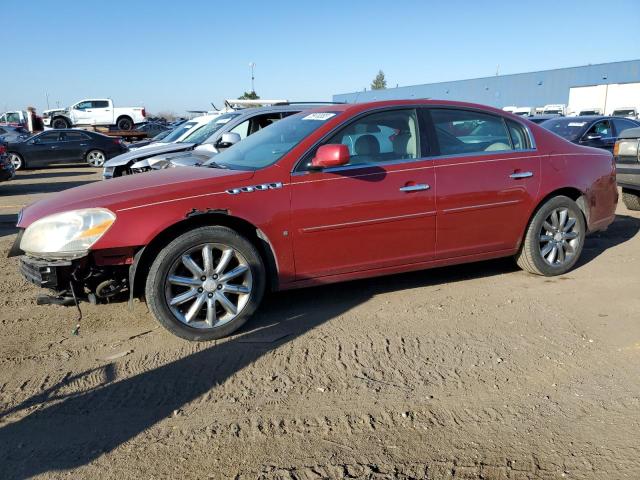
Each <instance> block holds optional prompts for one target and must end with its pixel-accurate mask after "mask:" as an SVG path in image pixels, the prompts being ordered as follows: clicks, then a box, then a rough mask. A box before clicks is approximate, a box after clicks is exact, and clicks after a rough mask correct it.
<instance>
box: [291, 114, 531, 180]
mask: <svg viewBox="0 0 640 480" xmlns="http://www.w3.org/2000/svg"><path fill="white" fill-rule="evenodd" d="M420 108H423V109H436V108H444V109H449V110H466V111H471V112H479V113H484V114H485V115H494V116H496V117H500V118H501V119H502V121H503V122H505V127H508V125H507V124H506V120H511V121H512V122H514V123H517V124H518V125H520V126H521V127H522V128H524V130H525V132H526V134H527V136H528V137H529V144H530V145H531V147H530V148H526V149H522V150H515V149H510V150H504V151H498V152H475V153H456V154H450V155H429V156H428V157H420V158H411V159H402V160H388V161H385V162H377V163H371V164H356V165H347V166H344V167H333V168H327V169H322V170H301V171H299V170H298V167H299V166H300V165H301V164H302V161H303V159H304V158H305V157H306V156H307V155H308V154H309V153H310V152H311V151H312V150H314V149H315V148H318V146H320V145H321V144H322V142H323V141H325V140H326V139H328V138H330V137H331V136H333V134H335V133H336V132H337V131H338V130H340V129H341V128H342V127H343V126H344V125H345V124H346V123H347V122H342V123H340V124H338V125H336V126H335V127H334V128H332V129H331V130H329V131H328V132H327V133H326V134H325V135H323V137H322V138H320V139H319V140H318V141H316V142H315V143H314V144H313V145H311V146H310V147H309V148H308V149H307V150H305V152H304V153H303V154H302V155H300V158H299V160H298V161H296V163H295V164H294V166H293V168H292V169H291V172H290V175H291V176H292V177H297V176H302V175H309V174H311V173H320V172H328V173H332V172H339V171H343V170H352V169H357V168H371V167H374V166H377V165H395V164H398V163H410V162H411V163H412V162H419V161H424V160H438V159H440V158H445V159H446V158H465V157H471V156H479V155H482V156H483V155H495V154H500V153H532V152H537V151H538V146H537V144H536V139H535V136H534V135H533V132H532V131H531V129H530V128H529V126H528V125H526V124H524V123H523V122H521V121H520V118H517V117H516V118H512V117H511V116H505V115H501V114H498V113H493V112H486V111H485V110H482V109H480V108H473V107H465V106H458V105H438V104H425V103H417V104H413V103H411V104H406V105H393V106H384V107H377V108H372V109H370V110H366V111H364V112H360V113H359V114H358V115H355V116H353V117H352V118H351V119H349V120H348V122H351V121H355V120H357V119H359V118H361V117H363V116H365V115H368V114H370V113H379V112H382V111H385V110H399V109H415V110H416V111H417V110H418V109H420ZM514 116H515V115H514ZM507 132H508V133H509V135H511V132H509V130H508V128H507ZM420 148H421V149H422V146H421V147H420Z"/></svg>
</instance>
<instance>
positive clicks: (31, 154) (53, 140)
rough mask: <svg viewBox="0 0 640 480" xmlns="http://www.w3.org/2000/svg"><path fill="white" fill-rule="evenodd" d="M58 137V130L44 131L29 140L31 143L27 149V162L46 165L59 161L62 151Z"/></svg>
mask: <svg viewBox="0 0 640 480" xmlns="http://www.w3.org/2000/svg"><path fill="white" fill-rule="evenodd" d="M59 137H60V134H59V133H58V132H45V133H42V134H40V135H38V136H37V137H35V138H33V139H32V140H29V142H30V143H31V142H33V143H32V144H31V145H30V148H29V150H28V151H27V158H26V161H27V164H30V165H34V166H35V165H48V164H49V163H54V162H57V161H60V160H61V159H62V158H63V156H62V155H63V153H62V152H61V150H60V142H59V141H58V139H59Z"/></svg>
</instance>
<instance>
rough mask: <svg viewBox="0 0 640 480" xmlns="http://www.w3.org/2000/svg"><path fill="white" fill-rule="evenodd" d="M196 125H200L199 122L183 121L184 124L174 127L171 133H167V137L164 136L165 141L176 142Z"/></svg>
mask: <svg viewBox="0 0 640 480" xmlns="http://www.w3.org/2000/svg"><path fill="white" fill-rule="evenodd" d="M196 125H198V122H187V123H183V124H182V125H180V126H178V127H176V128H174V129H173V130H172V131H171V133H170V134H169V135H167V136H166V137H164V141H165V142H167V143H171V142H175V141H176V140H178V139H179V138H180V137H181V136H182V135H184V134H185V133H187V132H188V131H189V130H191V129H192V128H194V127H195V126H196Z"/></svg>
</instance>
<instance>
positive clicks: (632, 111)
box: [613, 109, 636, 116]
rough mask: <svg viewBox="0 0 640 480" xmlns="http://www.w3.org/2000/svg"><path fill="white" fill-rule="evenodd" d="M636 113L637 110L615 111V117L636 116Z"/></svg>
mask: <svg viewBox="0 0 640 480" xmlns="http://www.w3.org/2000/svg"><path fill="white" fill-rule="evenodd" d="M635 114H636V111H635V110H631V109H629V110H614V111H613V115H614V116H616V115H620V116H625V115H635Z"/></svg>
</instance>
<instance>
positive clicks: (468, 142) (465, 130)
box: [431, 108, 512, 155]
mask: <svg viewBox="0 0 640 480" xmlns="http://www.w3.org/2000/svg"><path fill="white" fill-rule="evenodd" d="M431 119H432V121H433V126H434V128H435V132H436V137H437V139H438V143H439V145H440V154H441V155H459V154H468V153H479V152H499V151H507V150H511V149H512V146H511V138H510V135H509V132H508V131H507V128H506V126H505V122H504V121H503V119H502V117H498V116H494V115H489V114H486V113H482V112H476V111H471V110H457V109H456V110H453V109H439V108H435V109H432V110H431Z"/></svg>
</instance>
